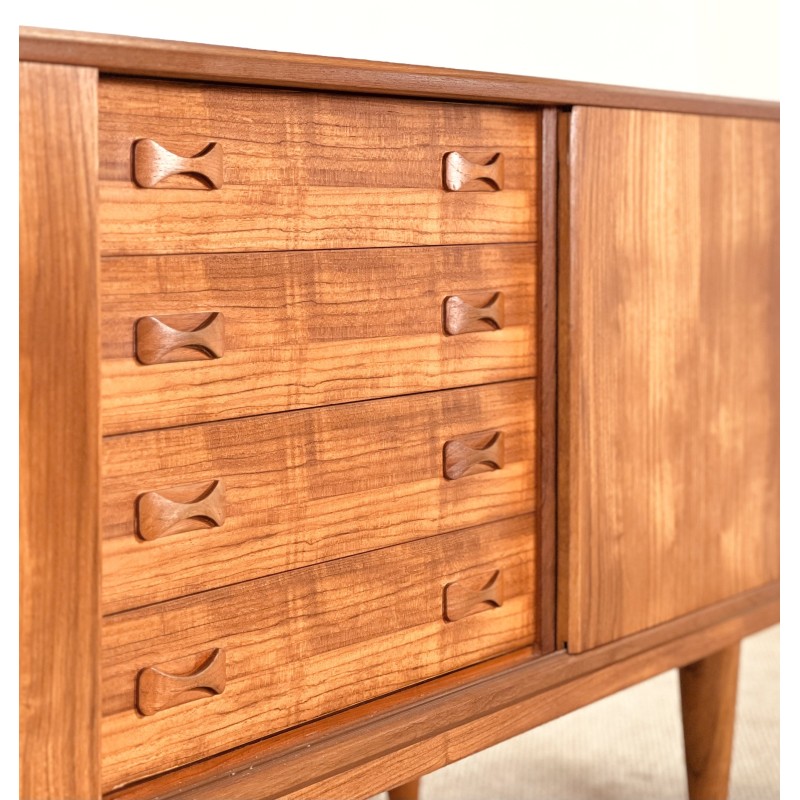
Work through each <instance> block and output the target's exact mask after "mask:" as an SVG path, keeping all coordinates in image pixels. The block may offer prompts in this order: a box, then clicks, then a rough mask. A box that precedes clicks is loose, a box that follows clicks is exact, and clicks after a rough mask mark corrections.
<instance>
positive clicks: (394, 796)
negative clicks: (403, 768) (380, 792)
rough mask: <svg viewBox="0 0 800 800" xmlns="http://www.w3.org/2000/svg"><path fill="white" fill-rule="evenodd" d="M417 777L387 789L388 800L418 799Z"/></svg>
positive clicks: (418, 782)
mask: <svg viewBox="0 0 800 800" xmlns="http://www.w3.org/2000/svg"><path fill="white" fill-rule="evenodd" d="M419 784H420V781H419V778H417V779H416V780H414V781H409V782H408V783H404V784H403V785H402V786H396V787H395V788H394V789H390V790H389V800H419Z"/></svg>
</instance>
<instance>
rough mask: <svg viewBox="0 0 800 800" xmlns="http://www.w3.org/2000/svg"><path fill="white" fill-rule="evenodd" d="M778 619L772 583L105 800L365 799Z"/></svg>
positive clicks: (447, 684) (478, 672)
mask: <svg viewBox="0 0 800 800" xmlns="http://www.w3.org/2000/svg"><path fill="white" fill-rule="evenodd" d="M778 610H779V602H778V586H777V584H774V585H770V586H767V587H763V588H760V589H757V590H754V591H752V592H749V593H746V594H743V595H740V596H738V597H736V598H734V599H732V600H728V601H725V602H723V603H720V604H717V605H715V606H711V607H709V608H706V609H703V610H702V611H699V612H697V613H695V614H692V615H689V616H686V617H683V618H681V619H678V620H675V621H673V622H669V623H666V624H664V625H661V626H658V627H656V628H652V629H650V630H647V631H644V632H642V633H639V634H634V635H632V636H630V637H627V638H626V639H624V640H621V641H619V642H614V643H612V644H609V645H606V646H602V647H598V648H596V649H594V650H591V651H588V652H586V653H583V654H580V655H577V656H572V655H567V654H566V653H565V652H564V651H561V652H559V653H554V654H552V655H549V656H546V657H542V658H539V659H532V658H531V656H530V654H525V653H519V654H514V655H509V656H504V657H502V658H500V659H496V660H495V662H490V663H487V664H484V665H480V666H477V667H470V668H468V669H465V670H461V671H460V672H457V673H454V674H451V675H448V676H445V677H443V678H438V679H437V680H435V681H429V682H428V683H425V684H422V685H420V686H417V687H412V688H410V689H406V690H404V691H402V692H398V693H397V694H394V695H392V696H389V697H385V698H383V699H381V700H377V701H375V702H373V703H371V704H370V705H369V706H367V707H364V708H358V709H352V710H350V711H345V712H343V713H341V714H337V715H335V716H333V717H330V718H329V719H326V720H321V721H319V722H316V723H313V724H311V725H306V726H302V727H300V728H298V729H296V730H293V731H289V732H287V733H285V734H281V735H280V736H277V737H274V738H271V739H267V740H265V741H262V742H256V743H254V744H252V745H248V746H246V747H242V748H239V749H237V750H233V751H231V752H229V753H225V754H224V755H221V756H218V757H215V758H212V759H209V760H207V761H205V762H202V763H198V764H194V765H192V766H190V767H187V768H185V769H181V770H178V771H176V772H173V773H172V774H170V775H165V776H163V777H162V778H158V779H156V780H152V781H147V782H144V783H142V784H139V785H138V786H133V787H130V788H129V789H126V790H125V791H122V792H118V793H114V794H113V795H112V796H111V797H110V798H109V800H155V798H159V800H177V798H182V799H183V798H191V800H218V798H220V797H222V796H224V797H226V798H229V800H252V798H253V797H263V798H265V800H268V799H269V798H295V800H299V798H320V797H325V798H331V800H335V798H340V800H353V798H356V797H364V798H365V797H369V796H370V795H372V794H377V793H379V792H381V791H383V790H385V789H386V786H387V784H388V783H395V784H399V783H403V782H405V781H409V780H412V779H414V778H416V777H417V776H419V775H420V774H423V773H427V772H430V771H433V770H435V769H438V768H440V767H443V766H445V765H446V764H449V763H452V762H453V761H457V760H458V759H460V758H463V757H464V756H467V755H470V754H471V753H474V752H477V751H478V750H481V749H483V748H485V747H489V746H491V745H492V744H496V743H497V742H500V741H503V740H504V739H507V738H509V737H511V736H514V735H517V734H519V733H522V732H523V731H525V730H528V729H530V728H533V727H535V726H537V725H540V724H542V723H544V722H547V721H549V720H550V719H553V718H555V717H558V716H561V715H562V714H565V713H568V712H569V711H572V710H574V709H576V708H580V707H581V706H582V705H585V704H587V703H589V702H592V701H594V700H597V699H599V698H601V697H604V696H607V695H609V694H612V693H614V692H616V691H619V690H620V689H623V688H626V687H627V686H630V685H632V684H634V683H636V682H638V681H640V680H645V679H647V678H649V677H652V676H653V675H656V674H658V673H660V672H663V671H664V670H667V669H671V668H674V667H680V666H684V665H685V664H688V663H691V662H693V661H697V660H698V659H700V658H703V657H705V656H707V655H709V654H710V653H713V652H715V651H716V650H720V649H722V648H724V647H727V646H728V645H730V644H733V643H735V642H738V641H739V640H740V639H741V638H742V637H744V636H747V635H748V634H750V633H753V632H755V631H757V630H761V629H762V628H764V627H767V626H769V625H772V624H773V623H775V622H777V620H778ZM471 619H480V616H477V617H473V618H471ZM387 776H391V777H390V778H389V779H388V780H387Z"/></svg>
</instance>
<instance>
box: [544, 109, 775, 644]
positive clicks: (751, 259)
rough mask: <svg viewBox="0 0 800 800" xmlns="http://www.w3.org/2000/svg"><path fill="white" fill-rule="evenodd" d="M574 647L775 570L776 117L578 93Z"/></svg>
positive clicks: (573, 141)
mask: <svg viewBox="0 0 800 800" xmlns="http://www.w3.org/2000/svg"><path fill="white" fill-rule="evenodd" d="M568 151H569V152H568V161H569V164H568V179H569V209H568V212H567V213H568V217H569V231H570V233H569V245H568V253H566V254H564V258H562V260H561V269H562V271H566V274H565V275H564V276H563V277H564V280H565V284H566V292H567V293H568V297H567V298H566V299H565V302H564V304H563V309H565V313H566V315H567V317H566V318H565V319H564V327H563V328H562V335H561V340H560V342H559V348H560V349H561V348H562V347H566V348H567V350H568V353H567V355H566V357H565V359H564V361H563V362H562V364H563V365H564V368H563V369H562V370H561V371H560V373H559V380H560V381H563V380H565V379H566V380H568V381H569V383H570V384H571V388H570V389H569V390H568V392H567V393H566V394H565V395H564V397H565V398H566V401H567V404H566V405H563V404H562V412H563V413H564V415H565V419H566V424H567V425H568V426H569V432H568V442H567V444H566V446H567V447H568V449H569V453H568V456H567V459H568V467H567V472H565V473H564V472H562V473H561V474H560V476H559V478H560V479H559V487H560V488H561V487H562V485H563V484H562V480H561V478H562V477H563V478H564V479H565V480H566V481H568V485H569V493H570V496H569V499H568V504H567V508H566V512H565V513H566V518H565V520H564V521H565V522H566V524H565V525H563V526H562V527H561V528H560V530H561V531H562V532H563V533H564V534H565V535H567V534H568V536H569V564H568V574H567V577H568V581H567V582H566V583H564V584H562V586H563V588H564V590H565V591H568V594H569V597H568V602H569V610H568V626H567V627H568V633H567V635H568V639H569V648H570V650H571V651H573V652H578V651H581V650H585V649H587V648H590V647H595V646H597V645H600V644H603V643H606V642H609V641H612V640H614V639H617V638H619V637H622V636H627V635H629V634H631V633H634V632H636V631H639V630H642V629H644V628H647V627H650V626H653V625H658V624H660V623H663V622H666V621H667V620H670V619H673V618H675V617H677V616H680V615H682V614H687V613H690V612H692V611H694V610H696V609H699V608H701V607H704V606H707V605H709V604H711V603H714V602H718V601H721V600H724V599H725V598H727V597H731V596H733V595H734V594H736V593H738V592H742V591H746V590H748V589H752V588H754V587H757V586H761V585H763V584H765V583H768V582H770V581H774V580H777V579H778V578H779V554H778V524H779V520H778V511H779V496H778V493H779V475H778V470H779V462H778V453H779V413H778V412H779V408H778V392H779V359H778V357H779V272H778V267H779V251H778V246H779V237H778V211H779V207H778V203H779V196H778V158H779V126H778V123H777V122H765V121H757V120H745V119H725V118H712V117H701V116H692V115H681V114H666V113H655V112H636V111H621V110H609V109H596V108H576V109H573V111H572V113H571V119H570V129H569V142H568Z"/></svg>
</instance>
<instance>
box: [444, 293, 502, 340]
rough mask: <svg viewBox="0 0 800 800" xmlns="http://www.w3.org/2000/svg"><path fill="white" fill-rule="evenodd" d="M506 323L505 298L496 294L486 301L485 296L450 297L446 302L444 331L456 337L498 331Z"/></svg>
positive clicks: (500, 294)
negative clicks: (461, 334) (464, 334)
mask: <svg viewBox="0 0 800 800" xmlns="http://www.w3.org/2000/svg"><path fill="white" fill-rule="evenodd" d="M504 322H505V297H504V296H503V293H502V292H495V293H494V294H492V295H491V297H489V298H488V300H487V299H486V297H485V296H483V295H467V296H465V297H458V296H456V297H448V298H447V299H446V300H445V301H444V330H445V333H449V334H451V335H453V336H456V335H458V334H460V333H476V332H478V331H498V330H501V329H502V327H503V323H504Z"/></svg>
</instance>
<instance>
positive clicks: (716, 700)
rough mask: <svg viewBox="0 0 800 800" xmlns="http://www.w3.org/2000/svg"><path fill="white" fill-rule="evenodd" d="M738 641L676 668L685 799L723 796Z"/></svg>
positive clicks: (728, 768) (733, 710) (706, 799)
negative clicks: (684, 773) (681, 723)
mask: <svg viewBox="0 0 800 800" xmlns="http://www.w3.org/2000/svg"><path fill="white" fill-rule="evenodd" d="M739 650H740V647H739V643H738V642H737V643H736V644H733V645H731V646H730V647H726V648H725V649H724V650H719V651H718V652H716V653H713V654H712V655H709V656H706V657H705V658H703V659H701V660H700V661H696V662H694V663H693V664H689V665H687V666H685V667H683V668H682V669H681V711H682V716H683V740H684V745H685V752H686V777H687V781H688V785H689V800H726V798H727V797H728V779H729V777H730V771H731V750H732V747H733V723H734V719H735V717H736V689H737V683H738V677H739Z"/></svg>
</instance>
